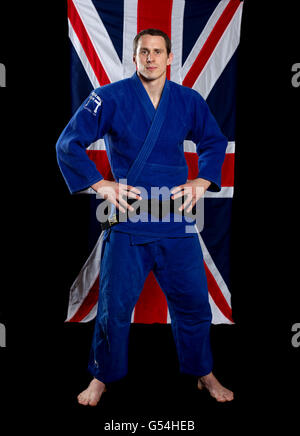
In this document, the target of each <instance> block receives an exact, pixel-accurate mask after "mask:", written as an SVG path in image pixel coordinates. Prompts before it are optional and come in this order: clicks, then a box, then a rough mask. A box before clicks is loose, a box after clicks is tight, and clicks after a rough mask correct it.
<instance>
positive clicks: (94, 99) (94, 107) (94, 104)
mask: <svg viewBox="0 0 300 436" xmlns="http://www.w3.org/2000/svg"><path fill="white" fill-rule="evenodd" d="M101 104H102V100H101V98H100V97H99V95H98V94H96V92H94V91H92V92H91V93H90V95H89V98H88V99H87V102H86V103H85V105H84V106H83V108H84V109H86V110H87V111H89V112H91V114H93V115H94V116H96V115H97V112H98V109H99V107H100V106H101Z"/></svg>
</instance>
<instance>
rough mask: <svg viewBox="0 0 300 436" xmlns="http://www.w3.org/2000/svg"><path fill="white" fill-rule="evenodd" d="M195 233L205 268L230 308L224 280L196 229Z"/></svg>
mask: <svg viewBox="0 0 300 436" xmlns="http://www.w3.org/2000/svg"><path fill="white" fill-rule="evenodd" d="M195 227H196V229H197V226H196V225H195ZM197 233H198V238H199V242H200V245H201V248H202V253H203V259H204V261H205V263H206V266H207V268H208V269H209V271H210V272H211V274H212V275H213V277H214V279H215V281H216V283H217V285H218V287H219V288H220V290H221V292H222V294H223V296H224V298H225V300H226V301H227V303H228V305H229V307H231V295H230V292H229V289H228V287H227V285H226V283H225V282H224V279H223V277H222V276H221V274H220V272H219V270H218V268H217V267H216V265H215V263H214V261H213V259H212V257H211V255H210V254H209V251H208V249H207V248H206V245H205V243H204V241H203V238H202V237H201V235H200V233H199V231H198V229H197Z"/></svg>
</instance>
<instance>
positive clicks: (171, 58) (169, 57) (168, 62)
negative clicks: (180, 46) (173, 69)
mask: <svg viewBox="0 0 300 436" xmlns="http://www.w3.org/2000/svg"><path fill="white" fill-rule="evenodd" d="M173 59H174V55H173V53H172V52H171V53H169V56H168V60H167V65H171V63H172V62H173Z"/></svg>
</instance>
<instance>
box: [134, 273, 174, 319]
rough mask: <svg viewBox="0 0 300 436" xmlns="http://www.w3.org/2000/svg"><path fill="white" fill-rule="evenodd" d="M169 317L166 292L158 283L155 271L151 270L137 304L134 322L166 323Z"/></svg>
mask: <svg viewBox="0 0 300 436" xmlns="http://www.w3.org/2000/svg"><path fill="white" fill-rule="evenodd" d="M149 291H150V292H149ZM153 302H155V304H153ZM167 317H168V305H167V300H166V297H165V294H164V293H163V292H162V290H161V288H160V286H159V284H158V283H157V281H156V278H155V276H154V274H153V272H152V271H150V273H149V275H148V277H147V279H146V281H145V285H144V288H143V291H142V293H141V295H140V298H139V300H138V302H137V304H136V305H135V311H134V322H137V323H144V324H151V323H154V322H158V323H166V322H167Z"/></svg>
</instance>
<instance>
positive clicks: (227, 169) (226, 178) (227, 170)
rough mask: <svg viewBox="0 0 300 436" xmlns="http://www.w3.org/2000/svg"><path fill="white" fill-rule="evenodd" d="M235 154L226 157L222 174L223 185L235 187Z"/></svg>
mask: <svg viewBox="0 0 300 436" xmlns="http://www.w3.org/2000/svg"><path fill="white" fill-rule="evenodd" d="M234 156H235V154H234V153H228V154H226V155H225V159H224V162H223V166H222V173H221V181H222V182H221V185H222V186H233V185H234Z"/></svg>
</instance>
